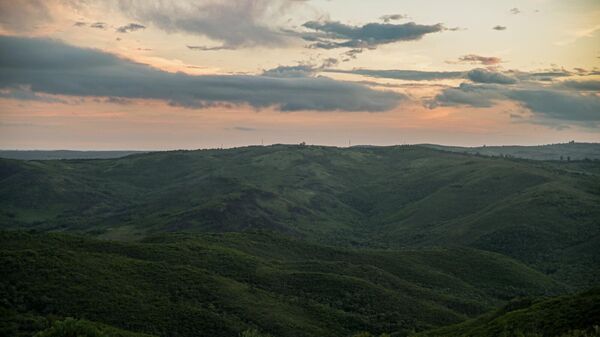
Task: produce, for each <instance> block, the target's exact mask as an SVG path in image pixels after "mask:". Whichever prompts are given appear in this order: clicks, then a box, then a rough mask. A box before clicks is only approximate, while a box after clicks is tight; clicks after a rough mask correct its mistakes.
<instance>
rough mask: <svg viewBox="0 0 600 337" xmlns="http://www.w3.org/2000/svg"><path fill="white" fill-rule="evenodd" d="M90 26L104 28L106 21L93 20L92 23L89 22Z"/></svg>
mask: <svg viewBox="0 0 600 337" xmlns="http://www.w3.org/2000/svg"><path fill="white" fill-rule="evenodd" d="M90 27H91V28H96V29H106V27H107V26H106V23H104V22H94V23H92V24H90Z"/></svg>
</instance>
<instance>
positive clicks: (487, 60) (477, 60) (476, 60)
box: [458, 54, 502, 66]
mask: <svg viewBox="0 0 600 337" xmlns="http://www.w3.org/2000/svg"><path fill="white" fill-rule="evenodd" d="M458 61H459V62H461V63H470V64H483V65H486V66H488V65H496V64H499V63H501V62H502V59H500V58H499V57H494V56H481V55H475V54H469V55H464V56H461V57H459V58H458Z"/></svg>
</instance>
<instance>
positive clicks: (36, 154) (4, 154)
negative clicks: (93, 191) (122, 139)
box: [0, 150, 144, 160]
mask: <svg viewBox="0 0 600 337" xmlns="http://www.w3.org/2000/svg"><path fill="white" fill-rule="evenodd" d="M136 153H144V151H72V150H52V151H44V150H0V158H6V159H20V160H57V159H109V158H121V157H125V156H129V155H131V154H136Z"/></svg>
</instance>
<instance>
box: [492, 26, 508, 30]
mask: <svg viewBox="0 0 600 337" xmlns="http://www.w3.org/2000/svg"><path fill="white" fill-rule="evenodd" d="M492 29H493V30H506V26H500V25H498V26H494V27H492Z"/></svg>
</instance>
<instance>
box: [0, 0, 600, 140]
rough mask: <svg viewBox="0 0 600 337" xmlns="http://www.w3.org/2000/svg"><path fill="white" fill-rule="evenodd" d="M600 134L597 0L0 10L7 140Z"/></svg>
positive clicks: (18, 1)
mask: <svg viewBox="0 0 600 337" xmlns="http://www.w3.org/2000/svg"><path fill="white" fill-rule="evenodd" d="M571 140H575V141H580V142H600V1H598V0H571V1H563V0H520V1H506V0H489V1H485V2H482V1H480V0H373V1H364V0H362V1H359V0H236V1H232V0H195V1H192V0H80V1H77V0H10V1H9V0H0V148H2V149H81V150H117V149H131V150H168V149H197V148H215V147H236V146H246V145H256V144H265V145H267V144H274V143H300V142H306V143H308V144H321V145H333V146H348V145H359V144H372V145H395V144H417V143H437V144H447V145H462V146H480V145H484V144H485V145H509V144H523V145H533V144H548V143H559V142H567V141H571Z"/></svg>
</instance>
